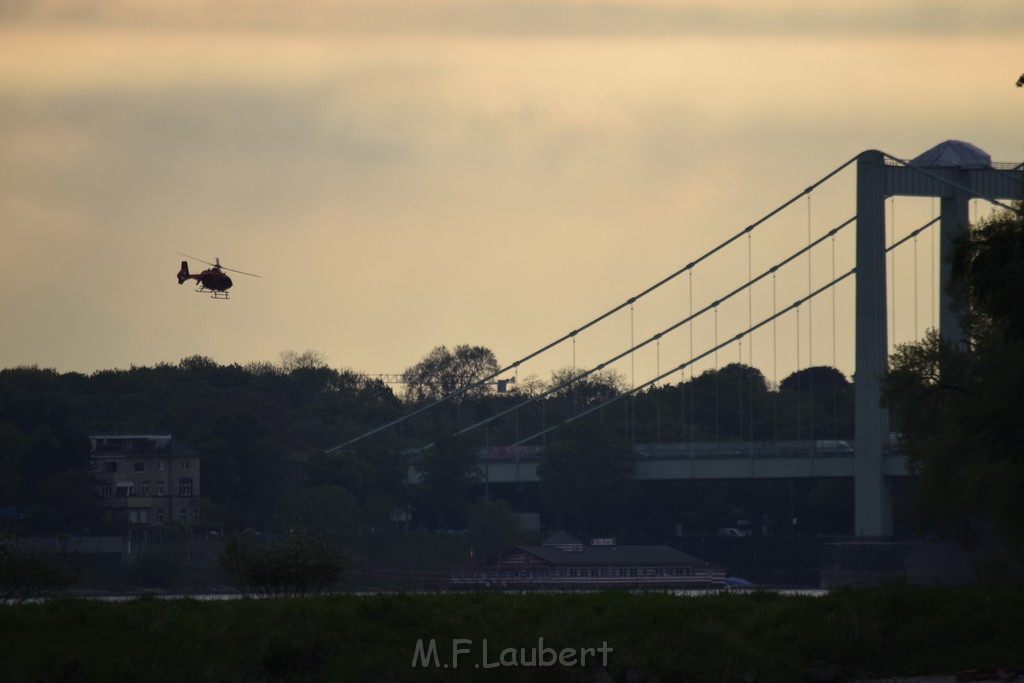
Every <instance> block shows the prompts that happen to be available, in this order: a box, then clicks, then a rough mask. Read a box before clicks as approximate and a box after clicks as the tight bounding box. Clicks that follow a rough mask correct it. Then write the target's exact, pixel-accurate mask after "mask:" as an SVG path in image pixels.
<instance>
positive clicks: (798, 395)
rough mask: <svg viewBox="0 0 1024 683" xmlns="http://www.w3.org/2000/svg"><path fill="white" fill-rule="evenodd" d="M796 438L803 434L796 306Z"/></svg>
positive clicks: (798, 312) (798, 319) (798, 320)
mask: <svg viewBox="0 0 1024 683" xmlns="http://www.w3.org/2000/svg"><path fill="white" fill-rule="evenodd" d="M796 377H797V383H796V439H797V441H799V440H800V437H801V436H802V435H803V426H804V425H803V420H802V419H801V418H803V415H802V414H801V404H802V403H803V393H804V392H803V391H801V389H802V388H803V387H802V386H801V385H802V384H803V379H802V377H801V375H800V307H799V306H798V307H797V308H796Z"/></svg>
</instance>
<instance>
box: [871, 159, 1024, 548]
mask: <svg viewBox="0 0 1024 683" xmlns="http://www.w3.org/2000/svg"><path fill="white" fill-rule="evenodd" d="M1022 186H1024V164H1022V165H1018V166H1016V167H1013V168H998V169H997V168H994V167H993V165H992V162H991V159H990V158H989V157H988V155H987V154H985V153H984V152H982V151H981V150H979V149H978V148H976V147H974V146H973V145H968V144H966V143H962V142H957V141H953V140H950V141H947V142H944V143H941V144H940V145H938V146H936V147H935V148H933V149H932V150H929V151H928V152H925V153H924V154H922V155H921V156H920V157H918V158H917V159H915V160H914V161H912V162H910V163H909V164H899V163H886V155H885V154H883V153H882V152H879V151H876V150H869V151H867V152H863V153H861V154H860V155H859V156H858V157H857V243H856V251H857V285H856V299H857V302H856V306H855V311H856V333H855V343H856V351H855V362H856V374H855V376H854V382H855V384H854V390H855V392H856V393H855V397H854V421H855V424H854V438H855V439H856V443H855V444H854V507H855V509H854V533H855V534H856V535H858V536H889V535H891V534H892V497H891V493H890V490H889V485H888V481H887V480H886V477H885V474H884V468H883V462H884V457H883V456H884V454H885V452H886V451H887V450H888V447H889V414H888V411H887V410H885V409H883V408H882V406H881V402H880V397H881V387H882V378H883V376H884V375H885V371H886V366H887V364H888V353H889V339H888V329H887V325H888V311H887V307H886V281H887V276H886V267H885V200H886V198H887V197H891V196H910V197H939V198H940V201H941V211H942V215H941V219H940V226H941V232H942V236H941V239H940V243H939V267H940V278H939V288H940V292H939V301H940V304H939V334H940V335H942V337H943V338H945V339H949V340H951V341H954V342H956V343H961V342H963V341H965V340H964V339H963V331H962V330H961V329H960V323H959V321H958V320H957V318H956V316H955V315H954V314H953V307H952V300H951V297H950V295H949V292H948V291H947V283H948V282H949V276H950V264H949V258H948V256H949V253H950V248H951V246H952V242H953V238H954V237H955V236H956V235H957V234H958V233H959V232H961V231H963V230H965V229H967V228H968V224H969V215H968V207H969V202H970V200H971V199H974V198H976V197H977V198H984V199H987V200H999V199H1003V200H1006V199H1009V200H1013V199H1017V198H1019V197H1020V193H1021V188H1022Z"/></svg>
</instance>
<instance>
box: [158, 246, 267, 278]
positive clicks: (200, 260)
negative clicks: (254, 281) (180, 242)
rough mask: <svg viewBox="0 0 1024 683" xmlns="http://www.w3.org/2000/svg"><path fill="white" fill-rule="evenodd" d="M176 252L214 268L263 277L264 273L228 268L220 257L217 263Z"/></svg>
mask: <svg viewBox="0 0 1024 683" xmlns="http://www.w3.org/2000/svg"><path fill="white" fill-rule="evenodd" d="M175 253H177V254H181V255H182V256H184V257H185V258H190V259H192V260H193V261H199V262H200V263H205V264H206V265H208V266H213V267H214V268H219V269H220V270H230V271H231V272H232V273H239V274H241V275H248V276H249V277H258V278H262V277H263V276H262V275H257V274H256V273H247V272H245V271H244V270H235V269H234V268H227V267H225V266H222V265H221V264H220V259H215V260H216V261H217V262H216V263H210V262H209V261H204V260H203V259H201V258H196V257H195V256H189V255H188V254H185V253H183V252H180V251H179V252H175Z"/></svg>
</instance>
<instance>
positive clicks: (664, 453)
mask: <svg viewBox="0 0 1024 683" xmlns="http://www.w3.org/2000/svg"><path fill="white" fill-rule="evenodd" d="M543 453H544V449H543V447H542V446H495V447H484V448H478V449H477V450H476V457H477V460H478V461H480V462H538V461H539V460H540V459H541V457H542V455H543ZM636 455H637V457H638V458H639V459H641V460H692V459H697V458H777V457H790V458H792V457H836V456H849V455H853V442H852V441H849V440H843V439H819V440H816V441H811V440H800V441H797V440H794V441H720V442H700V441H698V442H692V443H647V444H637V445H636Z"/></svg>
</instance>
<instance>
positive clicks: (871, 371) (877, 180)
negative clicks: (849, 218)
mask: <svg viewBox="0 0 1024 683" xmlns="http://www.w3.org/2000/svg"><path fill="white" fill-rule="evenodd" d="M885 171H886V167H885V156H884V155H883V154H882V153H881V152H877V151H874V150H871V151H867V152H863V153H862V154H861V155H860V156H859V157H857V242H856V250H857V284H856V306H855V313H856V333H855V343H856V351H855V363H856V375H855V376H854V390H855V392H856V393H855V395H854V466H853V468H854V475H853V490H854V533H855V534H856V535H857V536H889V535H891V534H892V501H891V496H890V495H889V492H888V491H887V485H886V480H885V475H884V474H883V468H882V455H883V453H884V447H885V439H886V438H887V436H888V433H889V415H888V411H887V410H885V409H884V408H882V405H881V403H880V400H879V397H880V396H881V388H882V376H883V375H884V374H885V369H886V363H887V361H888V353H889V337H888V329H887V325H888V310H887V307H886V271H885V197H886V182H885V180H886V173H885Z"/></svg>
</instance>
